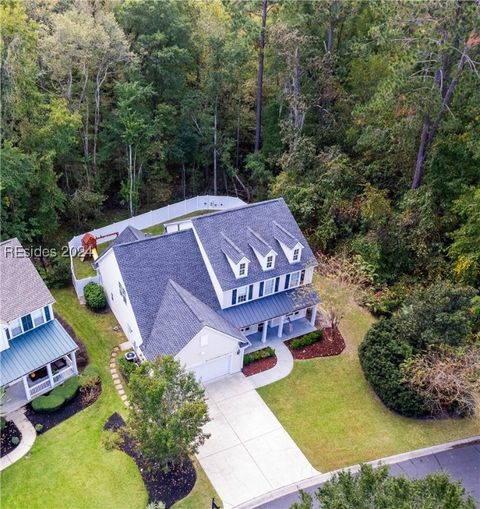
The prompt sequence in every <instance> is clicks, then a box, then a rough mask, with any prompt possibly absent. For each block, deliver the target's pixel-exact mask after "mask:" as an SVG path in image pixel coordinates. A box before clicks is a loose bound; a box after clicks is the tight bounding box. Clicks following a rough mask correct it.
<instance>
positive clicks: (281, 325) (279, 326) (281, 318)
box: [278, 315, 285, 338]
mask: <svg viewBox="0 0 480 509" xmlns="http://www.w3.org/2000/svg"><path fill="white" fill-rule="evenodd" d="M284 321H285V315H282V316H281V317H280V323H279V324H278V337H279V338H281V337H282V334H283V322H284Z"/></svg>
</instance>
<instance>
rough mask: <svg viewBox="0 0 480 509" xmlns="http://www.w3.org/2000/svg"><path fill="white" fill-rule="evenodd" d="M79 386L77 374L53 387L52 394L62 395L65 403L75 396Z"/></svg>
mask: <svg viewBox="0 0 480 509" xmlns="http://www.w3.org/2000/svg"><path fill="white" fill-rule="evenodd" d="M79 387H80V378H79V377H78V376H72V378H69V379H68V380H66V381H65V382H64V383H63V384H62V385H59V386H58V387H55V389H53V391H52V394H55V395H57V396H60V397H62V398H63V399H64V403H67V402H69V401H70V400H72V399H73V398H74V397H75V394H77V391H78V388H79Z"/></svg>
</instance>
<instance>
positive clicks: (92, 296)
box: [83, 281, 107, 311]
mask: <svg viewBox="0 0 480 509" xmlns="http://www.w3.org/2000/svg"><path fill="white" fill-rule="evenodd" d="M83 296H84V297H85V302H86V303H87V306H88V307H89V308H90V309H91V310H92V311H101V310H102V309H105V307H106V306H107V298H106V297H105V292H104V290H103V287H102V286H100V285H99V284H97V283H94V282H93V281H92V282H91V283H88V285H86V286H85V288H84V289H83Z"/></svg>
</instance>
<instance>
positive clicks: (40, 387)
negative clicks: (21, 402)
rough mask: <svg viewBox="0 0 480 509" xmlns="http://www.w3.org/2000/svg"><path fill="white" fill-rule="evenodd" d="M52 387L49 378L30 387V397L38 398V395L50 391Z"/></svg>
mask: <svg viewBox="0 0 480 509" xmlns="http://www.w3.org/2000/svg"><path fill="white" fill-rule="evenodd" d="M50 387H51V386H50V380H49V379H48V378H47V379H46V380H43V381H41V382H39V383H38V384H36V385H32V387H29V392H30V397H32V396H36V395H37V394H40V393H41V392H43V391H45V390H47V389H49V388H50Z"/></svg>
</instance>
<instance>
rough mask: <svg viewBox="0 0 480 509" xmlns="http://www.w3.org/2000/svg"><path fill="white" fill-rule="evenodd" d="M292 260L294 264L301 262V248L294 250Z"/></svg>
mask: <svg viewBox="0 0 480 509" xmlns="http://www.w3.org/2000/svg"><path fill="white" fill-rule="evenodd" d="M292 260H293V261H294V262H298V260H300V248H299V247H296V248H295V249H294V250H293V256H292Z"/></svg>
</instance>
